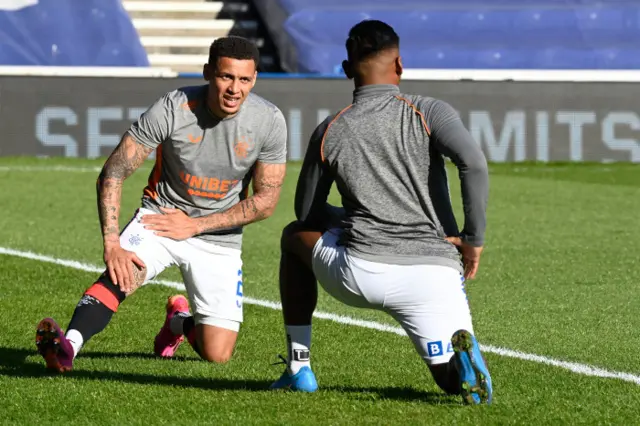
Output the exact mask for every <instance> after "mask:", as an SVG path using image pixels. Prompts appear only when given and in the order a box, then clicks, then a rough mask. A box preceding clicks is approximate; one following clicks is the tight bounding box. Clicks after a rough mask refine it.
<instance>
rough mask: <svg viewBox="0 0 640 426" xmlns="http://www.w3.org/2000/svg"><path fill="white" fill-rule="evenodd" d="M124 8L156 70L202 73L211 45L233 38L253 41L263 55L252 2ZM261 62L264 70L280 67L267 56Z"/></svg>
mask: <svg viewBox="0 0 640 426" xmlns="http://www.w3.org/2000/svg"><path fill="white" fill-rule="evenodd" d="M122 4H123V6H124V8H125V10H127V12H128V13H129V15H130V16H131V19H132V21H133V25H134V26H135V28H136V30H137V31H138V34H139V35H140V40H141V42H142V45H143V46H144V47H145V49H146V51H147V55H148V57H149V62H150V63H151V65H152V66H158V67H169V68H171V69H173V70H175V71H178V72H195V73H199V72H201V71H202V65H203V64H204V63H205V62H206V61H207V56H208V53H209V46H210V45H211V43H212V42H213V41H214V40H215V39H216V38H218V37H224V36H226V35H229V34H233V35H241V36H244V37H247V38H249V39H252V40H253V41H254V42H255V43H256V44H257V45H258V47H259V48H260V50H261V53H263V52H262V51H263V50H264V39H263V38H262V37H259V33H260V31H258V26H259V23H258V21H257V19H256V17H257V13H255V11H252V10H251V9H252V7H251V4H250V3H249V2H248V1H244V0H233V1H230V2H226V1H204V0H123V2H122ZM251 12H253V13H251ZM262 33H263V34H264V32H262ZM272 51H273V48H272ZM261 62H262V63H261V68H262V69H261V70H264V68H265V66H262V65H263V64H264V65H266V68H269V65H270V64H273V63H277V62H276V60H275V58H273V57H270V56H269V55H264V53H263V57H262V61H261Z"/></svg>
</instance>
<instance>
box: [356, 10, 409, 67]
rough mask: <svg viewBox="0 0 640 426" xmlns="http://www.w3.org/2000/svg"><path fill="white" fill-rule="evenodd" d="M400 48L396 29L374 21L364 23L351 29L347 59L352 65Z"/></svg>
mask: <svg viewBox="0 0 640 426" xmlns="http://www.w3.org/2000/svg"><path fill="white" fill-rule="evenodd" d="M399 47H400V37H398V34H396V32H395V31H394V29H393V28H392V27H391V26H390V25H388V24H385V23H384V22H382V21H378V20H374V19H372V20H365V21H362V22H360V23H358V24H356V25H355V26H354V27H353V28H351V30H350V31H349V38H348V39H347V42H346V48H347V57H348V59H349V61H350V62H352V63H353V62H358V61H362V60H365V59H367V58H369V57H371V56H373V55H376V54H378V53H380V52H383V51H385V50H387V49H392V48H396V49H397V48H399Z"/></svg>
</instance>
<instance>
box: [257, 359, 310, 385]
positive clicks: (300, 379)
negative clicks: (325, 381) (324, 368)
mask: <svg viewBox="0 0 640 426" xmlns="http://www.w3.org/2000/svg"><path fill="white" fill-rule="evenodd" d="M280 358H281V359H282V360H283V361H284V362H285V363H286V361H285V360H284V358H283V357H282V356H281V357H280ZM269 389H289V390H292V391H298V392H315V391H316V390H318V382H316V375H315V374H313V371H311V368H309V367H302V368H301V369H300V370H299V371H298V372H297V373H296V374H294V375H291V374H289V370H288V369H285V370H284V373H282V376H280V378H279V379H278V380H276V381H275V382H273V383H272V384H271V386H270V387H269Z"/></svg>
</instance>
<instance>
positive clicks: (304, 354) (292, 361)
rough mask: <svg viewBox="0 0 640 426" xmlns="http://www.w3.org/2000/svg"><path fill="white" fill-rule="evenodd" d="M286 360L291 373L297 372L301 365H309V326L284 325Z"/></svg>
mask: <svg viewBox="0 0 640 426" xmlns="http://www.w3.org/2000/svg"><path fill="white" fill-rule="evenodd" d="M285 329H286V332H287V350H288V354H287V361H288V366H287V367H288V369H289V373H290V374H291V375H293V374H296V373H298V371H300V369H301V368H302V367H311V361H310V360H311V353H310V351H309V347H310V346H311V326H310V325H286V326H285Z"/></svg>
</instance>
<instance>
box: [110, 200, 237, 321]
mask: <svg viewBox="0 0 640 426" xmlns="http://www.w3.org/2000/svg"><path fill="white" fill-rule="evenodd" d="M145 214H156V213H155V212H154V211H152V210H149V209H144V208H140V209H138V210H137V211H136V214H135V215H134V217H133V219H132V220H131V221H130V222H129V224H128V225H127V226H126V227H125V229H124V230H123V231H122V234H121V235H120V244H121V246H122V248H124V249H125V250H129V251H132V252H134V253H135V254H136V255H138V257H139V258H140V259H141V260H142V261H143V262H144V264H145V265H146V267H147V277H146V280H145V284H146V283H147V282H149V281H150V280H152V279H154V278H155V277H157V276H158V275H160V273H161V272H162V271H164V270H165V269H166V268H168V267H169V266H174V265H175V266H178V267H179V268H180V272H181V273H182V279H183V281H184V285H185V287H186V290H187V294H188V297H189V302H190V304H191V309H192V312H193V316H194V320H195V322H196V324H207V325H212V326H215V327H221V328H225V329H229V330H232V331H238V330H239V329H240V323H242V319H243V314H242V258H241V251H240V250H237V249H232V248H228V247H221V246H218V245H215V244H211V243H208V242H206V241H202V240H200V239H197V238H189V239H187V240H183V241H175V240H172V239H170V238H166V237H159V236H157V235H155V234H154V233H153V231H151V230H148V229H145V228H144V226H143V225H142V223H140V220H141V218H142V216H143V215H145Z"/></svg>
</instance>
